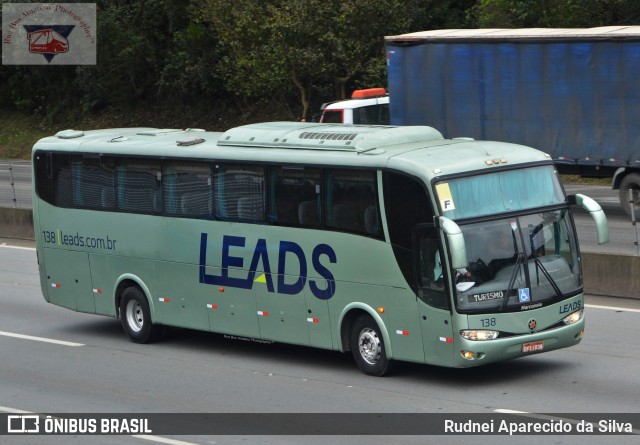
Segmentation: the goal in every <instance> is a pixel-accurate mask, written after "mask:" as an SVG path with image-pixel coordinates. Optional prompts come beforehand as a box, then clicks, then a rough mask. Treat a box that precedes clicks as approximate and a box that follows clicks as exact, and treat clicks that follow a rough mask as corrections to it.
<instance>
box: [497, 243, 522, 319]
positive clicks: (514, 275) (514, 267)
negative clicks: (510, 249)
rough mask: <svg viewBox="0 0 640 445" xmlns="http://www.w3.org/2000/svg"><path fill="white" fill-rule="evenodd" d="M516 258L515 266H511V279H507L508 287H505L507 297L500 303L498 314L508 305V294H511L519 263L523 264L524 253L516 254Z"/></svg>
mask: <svg viewBox="0 0 640 445" xmlns="http://www.w3.org/2000/svg"><path fill="white" fill-rule="evenodd" d="M517 255H518V258H517V259H516V264H515V266H513V272H511V278H510V279H509V285H508V286H507V295H506V296H505V297H504V301H503V302H502V305H501V306H500V312H502V311H504V309H505V308H506V307H507V304H508V303H509V298H511V296H510V295H509V294H511V291H512V290H513V285H514V284H515V282H516V276H517V275H518V270H519V269H520V263H523V262H524V261H523V260H524V258H525V256H524V253H520V252H518V253H517Z"/></svg>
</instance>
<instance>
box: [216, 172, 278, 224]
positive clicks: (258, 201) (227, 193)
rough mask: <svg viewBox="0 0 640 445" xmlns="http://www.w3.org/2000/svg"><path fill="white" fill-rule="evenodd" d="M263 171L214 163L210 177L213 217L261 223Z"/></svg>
mask: <svg viewBox="0 0 640 445" xmlns="http://www.w3.org/2000/svg"><path fill="white" fill-rule="evenodd" d="M264 176H265V175H264V168H263V167H256V166H251V165H238V164H217V165H216V167H215V170H214V174H213V186H214V190H215V193H214V211H215V215H216V217H217V218H221V219H235V220H241V221H247V222H263V221H264V220H265V212H264V210H265V195H264V191H265V190H264Z"/></svg>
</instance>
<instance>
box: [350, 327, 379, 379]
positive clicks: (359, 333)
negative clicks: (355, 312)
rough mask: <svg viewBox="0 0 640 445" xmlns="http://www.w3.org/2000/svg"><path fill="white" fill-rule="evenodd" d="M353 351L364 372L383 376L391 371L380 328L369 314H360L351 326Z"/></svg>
mask: <svg viewBox="0 0 640 445" xmlns="http://www.w3.org/2000/svg"><path fill="white" fill-rule="evenodd" d="M349 340H350V346H351V353H352V354H353V358H354V359H355V361H356V364H357V365H358V368H360V370H361V371H362V372H364V373H365V374H368V375H373V376H377V377H381V376H383V375H385V374H386V373H387V372H388V371H389V359H388V358H387V354H386V351H385V348H384V340H383V339H382V335H381V334H380V328H379V327H378V325H377V324H376V322H375V321H374V320H373V318H371V316H369V315H365V314H363V315H360V316H359V317H358V318H356V319H355V321H354V322H353V325H352V326H351V337H350V339H349Z"/></svg>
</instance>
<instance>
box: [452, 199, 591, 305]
mask: <svg viewBox="0 0 640 445" xmlns="http://www.w3.org/2000/svg"><path fill="white" fill-rule="evenodd" d="M460 228H461V229H462V232H463V234H464V238H465V243H466V246H467V254H468V258H469V264H468V266H467V267H466V268H463V269H457V270H454V271H452V276H454V277H455V282H456V286H455V288H456V294H457V295H456V307H457V308H458V310H459V311H461V312H468V311H473V312H476V311H479V312H482V311H487V312H496V311H502V310H523V309H533V308H536V307H541V306H543V305H544V304H546V303H550V302H555V301H558V300H561V299H564V298H567V297H570V296H573V295H575V294H576V293H577V292H579V291H581V288H582V276H581V272H580V264H579V261H578V252H577V245H576V239H575V235H574V231H573V224H572V222H571V219H570V217H569V213H568V210H566V209H563V210H554V211H548V212H542V213H534V214H530V215H523V216H517V217H511V218H505V219H499V220H493V221H488V222H481V223H473V224H466V225H461V226H460Z"/></svg>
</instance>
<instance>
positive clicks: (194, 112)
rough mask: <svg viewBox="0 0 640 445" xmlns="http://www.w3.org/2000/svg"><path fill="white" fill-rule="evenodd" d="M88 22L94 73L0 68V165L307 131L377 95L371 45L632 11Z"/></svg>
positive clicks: (378, 70)
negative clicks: (115, 140) (346, 105)
mask: <svg viewBox="0 0 640 445" xmlns="http://www.w3.org/2000/svg"><path fill="white" fill-rule="evenodd" d="M83 1H84V0H83ZM19 2H20V3H24V2H25V0H19ZM3 3H7V2H3ZM34 3H41V2H40V1H35V2H34ZM97 8H98V21H97V22H98V30H97V35H98V47H97V56H98V62H97V64H96V65H95V66H6V65H5V66H0V126H1V127H0V159H3V158H11V159H26V158H28V157H29V153H30V148H31V146H32V145H33V143H34V142H35V141H36V140H38V139H39V138H41V137H43V136H45V135H49V134H53V133H55V132H57V131H59V130H62V129H68V128H77V129H89V128H105V127H126V126H153V127H172V128H186V127H192V128H193V127H200V128H206V129H208V130H225V129H227V128H229V127H231V126H234V125H238V124H244V123H251V122H259V121H266V120H300V119H303V118H304V119H311V118H312V117H313V114H314V113H316V112H317V111H318V110H319V107H320V105H321V104H322V103H323V102H327V101H330V100H335V99H340V98H344V97H348V96H349V95H350V94H351V92H352V91H353V90H354V89H357V88H368V87H375V86H385V85H386V83H387V82H386V56H385V49H384V36H385V35H395V34H401V33H408V32H415V31H422V30H429V29H445V28H478V27H491V28H519V27H592V26H610V25H629V24H633V23H638V21H639V19H640V2H638V1H637V0H581V1H579V2H576V1H575V0H538V1H535V2H532V1H524V0H379V1H371V0H351V1H348V2H347V1H342V0H305V1H299V0H270V1H256V0H235V1H233V2H229V1H227V0H191V1H182V0H115V1H114V0H109V1H107V0H97Z"/></svg>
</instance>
